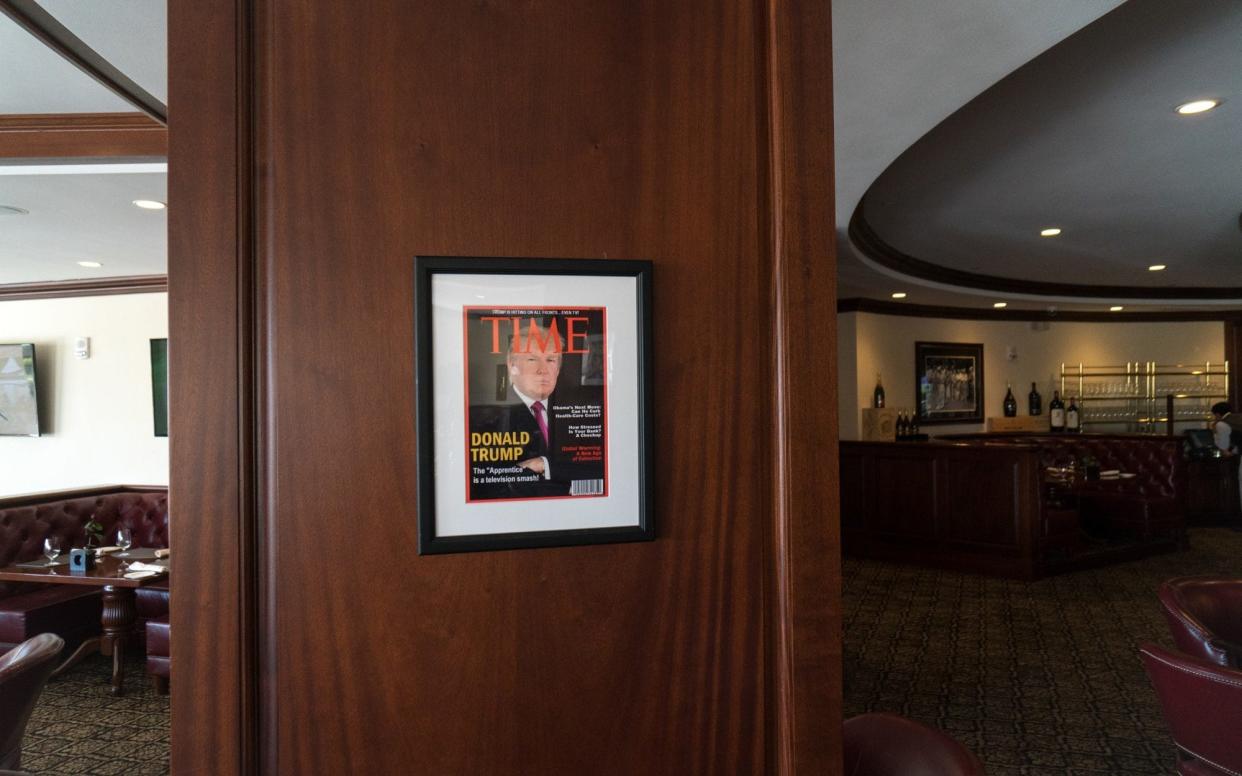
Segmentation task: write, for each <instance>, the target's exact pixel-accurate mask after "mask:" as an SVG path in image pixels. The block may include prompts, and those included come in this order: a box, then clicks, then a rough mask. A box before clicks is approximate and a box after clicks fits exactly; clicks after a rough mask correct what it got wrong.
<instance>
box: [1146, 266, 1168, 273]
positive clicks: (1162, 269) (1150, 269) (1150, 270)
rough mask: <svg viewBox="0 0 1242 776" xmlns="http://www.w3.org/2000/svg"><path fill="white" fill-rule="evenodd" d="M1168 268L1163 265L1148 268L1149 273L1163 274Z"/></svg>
mask: <svg viewBox="0 0 1242 776" xmlns="http://www.w3.org/2000/svg"><path fill="white" fill-rule="evenodd" d="M1165 269H1166V267H1165V266H1164V265H1163V264H1153V265H1151V266H1150V267H1148V268H1147V271H1148V272H1163V271H1164V270H1165Z"/></svg>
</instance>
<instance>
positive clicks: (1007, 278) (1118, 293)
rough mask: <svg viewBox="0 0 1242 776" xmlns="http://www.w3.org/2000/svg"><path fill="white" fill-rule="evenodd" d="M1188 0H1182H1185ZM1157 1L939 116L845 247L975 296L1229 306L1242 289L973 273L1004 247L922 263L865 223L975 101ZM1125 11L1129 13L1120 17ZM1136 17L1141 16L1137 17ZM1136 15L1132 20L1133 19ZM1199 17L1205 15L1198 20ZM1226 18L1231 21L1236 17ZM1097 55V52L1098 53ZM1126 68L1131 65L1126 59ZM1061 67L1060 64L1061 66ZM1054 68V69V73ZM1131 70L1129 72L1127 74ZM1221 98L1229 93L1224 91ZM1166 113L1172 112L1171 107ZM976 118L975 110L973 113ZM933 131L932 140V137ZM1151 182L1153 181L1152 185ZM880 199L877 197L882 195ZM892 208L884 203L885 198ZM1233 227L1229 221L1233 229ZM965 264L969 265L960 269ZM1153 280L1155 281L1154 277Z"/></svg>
mask: <svg viewBox="0 0 1242 776" xmlns="http://www.w3.org/2000/svg"><path fill="white" fill-rule="evenodd" d="M1186 1H1189V0H1183V2H1186ZM1157 2H1163V0H1150V2H1149V1H1148V0H1131V2H1129V3H1126V4H1123V6H1122V7H1121V8H1120V9H1118V10H1117V11H1114V12H1112V13H1111V14H1108V15H1106V16H1105V17H1104V18H1102V19H1100V20H1099V21H1097V22H1095V23H1094V24H1091V25H1088V27H1087V28H1086V29H1085V30H1084V31H1083V32H1081V33H1079V34H1077V35H1074V36H1071V38H1070V39H1068V40H1067V41H1066V42H1065V43H1063V44H1061V45H1058V46H1056V47H1054V48H1053V49H1052V50H1050V51H1048V52H1046V53H1045V54H1044V55H1041V56H1040V57H1037V58H1036V59H1035V60H1032V62H1030V63H1028V64H1027V65H1024V66H1023V67H1022V68H1019V69H1018V70H1017V71H1015V72H1014V73H1012V74H1010V75H1009V76H1007V77H1006V78H1004V79H1002V80H1001V81H1000V82H998V83H997V84H996V85H995V86H993V87H992V88H990V89H989V90H987V91H985V92H984V93H983V94H981V95H980V96H979V97H978V98H976V99H975V100H972V101H971V102H970V103H967V104H966V105H965V106H963V107H962V108H961V109H960V110H959V111H957V112H956V113H954V114H953V115H951V116H950V117H948V118H947V119H945V120H944V121H943V122H941V123H940V124H939V125H937V126H936V127H934V128H933V129H932V130H930V131H929V132H928V133H927V134H926V135H924V136H923V137H922V138H920V140H919V141H918V142H916V143H915V144H914V145H913V146H911V148H910V149H908V150H907V151H906V152H905V153H903V154H902V155H901V156H899V157H898V159H897V160H895V161H894V162H893V163H892V164H891V165H890V166H889V168H888V169H886V170H885V171H884V173H882V174H881V175H880V176H879V177H878V178H877V179H876V180H875V181H873V182H872V184H871V186H870V187H869V188H868V191H867V193H866V194H864V196H863V197H862V198H861V199H860V200H859V202H858V205H857V206H856V208H855V209H854V212H853V214H852V216H851V218H850V222H849V227H848V230H847V235H848V238H849V240H850V242H851V244H852V247H853V248H854V249H855V250H856V251H857V252H858V253H859V254H861V256H862V257H863V260H864V262H865V263H869V264H873V265H874V267H875V268H876V269H879V270H882V271H884V272H886V274H894V275H896V276H904V277H908V278H913V279H917V280H921V281H927V283H928V285H931V286H935V287H940V288H945V289H958V290H961V291H970V292H974V293H978V292H979V291H988V292H994V293H995V292H1003V293H1009V294H1018V295H1023V296H1028V297H1032V298H1040V299H1052V298H1060V299H1063V300H1072V299H1122V298H1124V299H1128V300H1136V301H1137V300H1150V301H1162V302H1165V303H1166V304H1177V303H1181V304H1195V303H1198V304H1203V303H1218V304H1236V303H1237V302H1238V300H1239V299H1242V286H1222V285H1204V284H1202V283H1200V284H1198V285H1175V286H1160V285H1155V284H1148V285H1130V284H1124V283H1094V284H1093V283H1076V282H1063V281H1047V280H1036V279H1030V278H1029V277H1025V276H1023V275H1029V270H1028V271H1026V272H1022V273H1020V274H1017V273H1015V274H1009V275H1001V274H990V273H986V272H980V271H977V265H978V264H987V263H993V264H994V265H1001V266H1005V265H1006V262H1008V264H1009V266H1010V267H1012V265H1013V262H1012V261H1009V260H1008V259H1007V255H1006V254H1007V253H1008V251H1007V250H1006V248H1004V247H1003V246H997V248H996V249H995V250H993V251H990V252H989V253H979V254H975V255H974V256H972V257H971V260H969V261H968V260H966V258H965V257H963V256H959V257H953V259H954V260H952V261H946V260H945V259H941V261H945V263H938V262H935V261H929V260H927V259H925V258H920V257H919V256H915V255H912V253H911V252H907V251H905V250H902V249H900V248H898V247H895V246H894V245H893V244H891V243H890V242H889V241H887V240H886V239H885V238H884V237H883V236H882V235H881V234H880V233H879V232H878V231H877V229H876V228H875V226H874V225H873V223H872V221H869V220H868V201H869V199H871V200H872V201H874V198H875V193H876V191H877V189H880V188H882V187H881V186H880V185H879V184H881V182H884V181H886V176H889V174H890V172H892V171H894V170H895V169H897V170H900V168H901V167H902V165H903V164H908V163H909V162H910V160H911V158H912V157H913V156H914V155H917V154H919V153H923V152H926V151H927V150H928V148H929V145H932V143H933V141H937V140H940V139H942V138H943V133H944V132H945V130H946V127H947V128H950V129H952V128H953V125H954V124H955V123H957V127H958V128H959V129H960V128H961V127H962V126H963V125H962V124H961V123H960V122H961V121H962V119H963V117H964V116H969V114H970V112H971V111H972V110H973V111H978V109H979V106H980V104H984V105H986V106H987V107H988V108H990V109H992V110H995V109H996V106H997V105H998V104H1002V103H1001V102H1000V100H999V98H998V96H997V95H998V92H1001V91H1002V88H1004V87H1008V89H1009V91H1010V92H1011V93H1012V92H1013V89H1014V86H1015V83H1023V82H1024V80H1025V82H1026V83H1029V81H1030V78H1031V77H1032V73H1038V68H1041V67H1044V66H1045V65H1047V64H1048V63H1049V62H1050V61H1052V62H1056V60H1055V58H1056V57H1057V56H1058V55H1059V54H1063V53H1065V49H1066V48H1067V47H1069V50H1070V53H1071V54H1074V53H1075V52H1074V51H1073V47H1074V46H1075V45H1076V46H1077V47H1078V52H1077V53H1078V55H1081V51H1082V49H1083V47H1084V42H1089V41H1090V40H1091V38H1090V36H1092V35H1094V36H1099V35H1100V34H1102V32H1112V31H1113V28H1115V27H1116V26H1117V25H1115V24H1112V22H1114V21H1117V22H1120V23H1122V24H1128V25H1134V24H1138V23H1147V24H1151V17H1152V16H1153V15H1154V13H1159V11H1155V12H1153V11H1152V9H1154V8H1156V7H1157V6H1156V5H1155V3H1157ZM1218 2H1219V0H1218ZM1173 5H1182V2H1176V1H1175V2H1174V3H1173ZM1208 5H1216V3H1208ZM1226 5H1227V6H1232V2H1227V3H1226ZM1203 8H1204V7H1203V6H1198V7H1197V9H1198V10H1203ZM1123 12H1124V13H1128V14H1129V16H1128V17H1127V16H1125V15H1123ZM1140 14H1145V21H1144V17H1143V16H1141V15H1140ZM1136 19H1138V21H1136ZM1205 21H1206V19H1205ZM1233 23H1235V24H1236V23H1237V22H1236V20H1235V21H1234V22H1233ZM1080 37H1085V38H1086V39H1087V40H1086V41H1084V40H1078V41H1075V40H1074V39H1075V38H1080ZM1097 53H1098V51H1097ZM1130 65H1131V69H1132V71H1133V67H1132V65H1133V62H1131V63H1130ZM1060 66H1061V67H1064V65H1063V64H1061V65H1060ZM1056 71H1057V69H1056V68H1055V67H1054V68H1053V72H1054V73H1055V72H1056ZM1131 74H1132V75H1133V73H1131ZM1227 96H1233V95H1232V94H1229V95H1227ZM1170 112H1171V111H1170ZM973 120H974V121H975V122H976V124H977V123H978V121H979V119H978V114H977V115H976V116H975V117H974V118H973ZM938 134H939V137H938ZM887 182H888V190H889V192H891V191H892V189H893V186H892V184H891V176H889V177H888V178H887ZM1153 184H1154V182H1153ZM882 201H884V200H882ZM885 204H886V205H890V206H891V202H885ZM1235 230H1236V226H1235ZM947 264H957V265H961V266H946V265H947ZM969 264H974V265H976V266H971V267H969V268H963V267H964V266H967V265H969ZM1153 280H1154V278H1153Z"/></svg>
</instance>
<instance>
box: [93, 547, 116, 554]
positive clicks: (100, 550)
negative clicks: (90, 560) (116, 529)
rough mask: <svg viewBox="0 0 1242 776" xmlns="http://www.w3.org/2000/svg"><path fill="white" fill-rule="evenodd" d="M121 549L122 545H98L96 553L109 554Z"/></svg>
mask: <svg viewBox="0 0 1242 776" xmlns="http://www.w3.org/2000/svg"><path fill="white" fill-rule="evenodd" d="M119 549H121V548H120V547H96V548H95V554H96V555H107V554H108V553H110V552H116V551H117V550H119Z"/></svg>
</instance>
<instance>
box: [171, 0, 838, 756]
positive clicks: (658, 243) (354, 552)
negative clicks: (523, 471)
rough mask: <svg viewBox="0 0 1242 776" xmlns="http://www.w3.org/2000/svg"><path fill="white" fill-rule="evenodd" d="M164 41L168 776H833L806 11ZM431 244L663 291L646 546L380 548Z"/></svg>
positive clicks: (257, 29) (174, 33) (321, 4)
mask: <svg viewBox="0 0 1242 776" xmlns="http://www.w3.org/2000/svg"><path fill="white" fill-rule="evenodd" d="M242 12H244V13H242ZM248 13H253V17H249V16H247V15H246V14H248ZM170 15H171V17H172V22H171V28H170V48H171V49H172V52H173V53H172V67H171V72H172V76H171V78H172V82H171V84H170V94H172V95H173V104H172V106H171V107H170V115H171V117H172V123H171V138H172V158H171V161H170V165H171V168H172V174H173V186H172V189H173V193H172V194H171V195H170V205H171V209H170V213H173V214H174V215H175V213H176V211H177V209H178V208H182V210H181V213H182V215H181V217H180V219H181V220H176V219H174V220H173V221H172V223H171V227H170V228H171V229H172V230H173V232H174V234H173V236H172V241H171V246H172V257H171V260H170V261H171V268H170V278H169V283H170V291H171V295H172V298H171V302H170V314H171V316H172V318H173V322H174V324H173V339H172V344H171V348H172V354H173V368H172V372H171V378H172V384H173V386H174V389H173V404H174V407H173V412H174V419H173V420H174V422H173V470H174V473H173V513H174V517H173V521H174V529H173V540H174V545H175V546H176V547H177V551H178V553H181V552H182V551H183V550H182V549H181V548H182V547H183V546H193V547H195V551H194V554H193V556H191V557H190V559H189V560H188V561H187V562H186V564H185V565H184V566H182V565H180V564H179V565H178V571H177V574H178V576H177V578H176V580H175V581H176V583H177V584H176V585H175V586H174V601H173V608H174V620H173V629H172V639H173V645H172V646H173V671H174V675H173V688H172V693H173V698H174V701H173V702H174V713H173V725H174V740H173V748H174V774H181V773H184V774H189V773H196V772H202V770H203V769H204V768H206V769H209V770H211V772H213V773H221V774H224V773H240V772H263V773H298V774H319V773H323V774H327V773H347V772H360V773H404V772H425V773H532V774H534V773H538V774H581V773H595V774H611V773H616V774H634V773H747V774H751V773H773V774H776V773H780V774H793V773H807V774H810V773H815V774H832V773H838V772H839V769H840V754H841V753H840V741H839V731H840V643H839V641H840V636H839V630H840V615H839V598H840V583H839V571H838V565H839V561H838V544H839V541H838V534H837V522H838V521H837V510H836V503H837V499H836V479H835V478H836V472H837V462H836V425H835V417H834V413H835V407H836V396H835V389H836V378H835V363H834V361H835V352H834V347H835V335H834V334H833V331H834V330H835V315H834V314H833V305H832V300H833V299H834V297H835V289H834V283H833V278H834V275H835V261H834V256H833V235H834V230H833V228H832V226H831V217H832V212H833V207H832V170H831V161H832V153H831V126H832V120H831V109H830V106H831V71H830V62H831V46H830V42H831V35H830V31H829V20H828V7H827V4H823V3H820V4H814V3H802V2H792V3H775V2H772V3H754V4H743V5H740V6H739V5H729V4H724V5H722V4H719V3H714V2H708V0H690V2H684V3H665V2H656V0H639V1H638V2H632V1H631V0H602V1H601V2H596V3H575V2H568V0H560V1H559V2H558V1H554V2H549V3H537V4H531V3H520V2H511V1H510V2H506V1H502V2H494V3H462V4H451V3H450V4H432V5H427V4H411V3H406V2H397V0H381V1H380V2H376V3H372V4H369V5H368V7H367V8H366V11H365V12H362V11H361V10H360V8H359V7H356V6H355V5H353V4H345V3H334V2H327V0H311V1H310V2H305V3H299V4H279V5H277V4H275V3H272V2H269V0H260V2H256V3H253V4H252V3H239V2H235V1H234V0H206V1H204V0H196V2H190V0H173V3H172V6H171V9H170ZM252 62H253V69H251V63H252ZM179 95H180V96H179ZM250 106H253V117H252V116H251V115H250ZM183 122H184V123H185V125H186V129H185V134H184V135H182V134H180V133H181V132H182V130H183ZM252 143H253V145H251V144H252ZM419 254H434V255H465V256H486V255H498V256H557V257H574V256H579V257H605V258H607V257H616V258H629V257H633V258H648V259H651V260H653V261H654V263H655V279H656V281H655V282H656V285H655V327H656V335H655V340H656V342H655V390H656V426H657V428H658V429H659V430H660V432H659V435H658V436H659V439H660V444H659V447H658V449H657V450H656V451H655V455H656V469H657V472H658V474H657V477H656V483H655V487H656V491H657V506H656V510H657V513H656V516H657V520H658V523H657V525H658V531H659V536H658V539H657V540H656V541H655V542H653V543H643V544H623V545H601V546H593V547H578V548H554V549H541V550H523V551H512V552H497V553H481V554H470V555H452V556H428V557H417V556H412V555H411V553H410V552H408V551H407V552H405V553H402V552H400V549H401V548H407V550H412V548H413V546H414V537H415V532H416V531H415V519H416V514H415V508H414V505H415V504H416V503H417V494H416V492H415V484H414V471H415V461H414V421H413V320H412V258H413V257H414V256H415V255H419ZM824 316H827V318H828V320H827V321H825V320H824ZM812 333H813V335H812ZM209 677H210V678H209Z"/></svg>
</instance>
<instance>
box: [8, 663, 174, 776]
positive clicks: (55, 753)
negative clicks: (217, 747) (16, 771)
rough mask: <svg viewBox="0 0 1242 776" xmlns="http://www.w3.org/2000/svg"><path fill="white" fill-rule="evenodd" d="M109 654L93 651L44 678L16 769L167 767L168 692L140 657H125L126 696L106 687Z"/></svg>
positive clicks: (59, 771)
mask: <svg viewBox="0 0 1242 776" xmlns="http://www.w3.org/2000/svg"><path fill="white" fill-rule="evenodd" d="M111 677H112V660H111V658H105V657H102V656H100V655H94V656H92V657H90V658H87V659H86V660H84V661H83V662H81V663H79V664H78V665H76V666H74V667H73V668H72V669H71V670H70V671H69V672H68V673H66V674H65V675H63V676H60V677H58V678H56V679H53V680H52V681H50V682H48V684H47V687H46V689H44V691H43V695H42V696H40V698H39V705H38V706H36V707H35V712H34V716H32V717H31V718H30V724H29V725H28V726H27V727H26V739H25V741H24V742H23V744H22V768H23V769H24V770H27V771H30V772H31V773H33V774H37V776H121V775H122V774H123V775H124V776H147V775H148V774H165V773H168V741H169V733H168V697H169V696H167V695H157V694H156V693H155V691H154V690H153V689H152V688H151V683H150V680H149V679H148V677H147V675H146V673H145V672H144V671H143V665H142V660H141V659H140V658H136V659H133V660H127V661H126V666H125V695H123V696H121V697H119V698H114V697H112V695H111V694H109V692H108V689H109V686H110V685H109V681H110V680H111Z"/></svg>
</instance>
